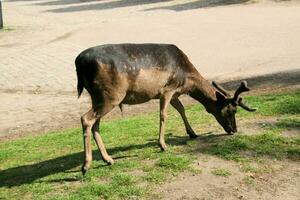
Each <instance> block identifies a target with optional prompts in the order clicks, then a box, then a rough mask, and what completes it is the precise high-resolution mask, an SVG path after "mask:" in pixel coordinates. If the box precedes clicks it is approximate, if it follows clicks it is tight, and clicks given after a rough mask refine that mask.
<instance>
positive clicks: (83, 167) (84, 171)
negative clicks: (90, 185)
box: [81, 165, 88, 176]
mask: <svg viewBox="0 0 300 200" xmlns="http://www.w3.org/2000/svg"><path fill="white" fill-rule="evenodd" d="M87 170H88V168H87V167H85V166H84V165H83V166H82V167H81V172H82V176H84V175H85V173H86V172H87Z"/></svg>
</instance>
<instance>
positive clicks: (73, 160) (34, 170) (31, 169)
mask: <svg viewBox="0 0 300 200" xmlns="http://www.w3.org/2000/svg"><path fill="white" fill-rule="evenodd" d="M225 135H226V134H219V135H215V134H211V133H207V134H204V135H200V136H199V137H198V138H197V141H199V143H202V142H209V141H211V140H214V139H217V138H219V137H222V136H225ZM188 140H190V138H189V137H188V136H175V135H173V134H168V136H167V137H166V142H167V143H168V144H169V145H172V146H182V145H185V144H186V143H187V142H188ZM149 147H157V148H158V141H157V140H156V139H153V140H150V141H148V142H146V143H144V144H137V145H127V146H120V147H114V148H110V149H108V152H109V154H111V155H112V157H113V158H114V159H122V158H124V157H127V156H119V157H118V156H117V154H118V153H119V152H123V153H124V152H126V151H130V150H135V149H144V148H149ZM158 149H159V148H158ZM157 152H159V151H157ZM83 155H84V154H83V152H77V153H72V154H69V155H65V156H61V157H57V158H54V159H49V160H45V161H41V162H38V163H34V164H29V165H22V166H18V167H13V168H9V169H5V170H2V171H0V187H14V186H20V185H23V184H29V183H32V182H33V181H36V180H39V179H41V178H43V177H46V176H49V175H52V174H56V173H60V172H65V173H81V172H80V170H79V169H78V170H75V171H74V168H76V167H79V166H81V164H82V162H83ZM93 157H94V160H101V156H100V154H99V152H98V150H94V151H93ZM106 166H107V165H106V164H105V163H103V165H101V166H100V167H106ZM71 170H73V171H71ZM56 181H77V179H76V178H75V179H74V178H72V179H70V180H69V179H68V178H67V179H62V180H56Z"/></svg>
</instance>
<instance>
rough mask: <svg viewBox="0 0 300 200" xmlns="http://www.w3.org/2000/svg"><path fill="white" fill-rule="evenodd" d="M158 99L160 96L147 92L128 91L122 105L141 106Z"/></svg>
mask: <svg viewBox="0 0 300 200" xmlns="http://www.w3.org/2000/svg"><path fill="white" fill-rule="evenodd" d="M157 97H158V95H155V94H149V93H146V92H136V91H128V92H127V93H126V96H125V98H124V99H123V101H122V104H130V105H133V104H140V103H145V102H147V101H150V100H151V99H156V98H157Z"/></svg>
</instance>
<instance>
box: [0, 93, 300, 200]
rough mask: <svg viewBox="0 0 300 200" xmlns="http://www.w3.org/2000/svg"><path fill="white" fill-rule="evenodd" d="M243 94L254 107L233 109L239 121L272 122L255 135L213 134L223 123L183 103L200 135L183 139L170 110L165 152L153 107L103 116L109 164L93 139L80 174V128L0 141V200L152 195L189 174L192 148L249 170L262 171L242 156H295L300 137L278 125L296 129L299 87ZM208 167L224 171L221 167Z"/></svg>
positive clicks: (200, 108) (178, 121) (180, 125)
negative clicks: (120, 116)
mask: <svg viewBox="0 0 300 200" xmlns="http://www.w3.org/2000/svg"><path fill="white" fill-rule="evenodd" d="M245 99H246V100H247V101H248V104H251V106H253V107H257V108H258V109H259V110H258V112H256V113H248V112H245V111H243V110H242V109H239V112H238V114H237V123H238V124H239V121H240V120H241V119H242V118H243V119H246V120H248V121H249V120H252V121H254V120H257V123H258V124H260V121H259V120H261V119H265V118H268V117H272V118H276V119H278V120H277V121H276V122H275V123H274V124H267V125H259V126H261V129H259V133H256V134H253V135H250V134H241V133H237V134H236V135H234V136H226V135H216V134H213V133H214V132H220V131H221V132H222V129H221V128H220V127H219V125H217V122H216V121H215V120H214V118H213V117H212V116H211V115H209V114H207V113H206V112H205V111H204V109H203V106H201V105H196V106H188V107H187V116H188V118H189V121H190V123H191V125H192V127H193V128H194V130H195V131H196V132H197V133H198V134H200V137H199V138H198V139H196V140H190V139H189V138H188V136H187V135H186V133H185V129H184V126H183V123H182V120H181V118H180V117H179V115H178V114H177V113H176V112H175V111H174V110H173V109H169V115H168V120H167V123H166V125H167V127H166V130H165V131H166V143H167V144H168V145H169V148H168V151H167V152H161V151H160V149H159V147H158V142H157V138H158V126H159V123H158V117H159V114H158V112H155V113H150V114H143V115H140V116H136V117H131V118H128V119H120V120H113V121H104V122H103V123H101V135H102V137H103V140H104V142H105V145H106V147H107V150H108V153H109V154H110V155H112V157H113V158H114V159H115V164H114V165H112V166H107V165H106V164H105V163H104V162H103V161H102V160H101V157H100V155H99V153H98V150H97V149H96V145H95V144H94V143H93V159H94V160H93V164H92V167H91V169H90V170H89V171H88V172H87V174H86V176H85V177H82V175H81V171H80V167H81V164H82V161H83V152H82V151H83V144H82V143H83V142H82V132H81V129H80V128H74V129H69V130H65V131H61V132H52V133H49V134H46V135H40V136H29V137H27V138H22V139H17V140H14V141H7V142H2V143H0V199H144V198H147V197H149V196H151V195H152V193H153V191H154V188H155V186H156V185H157V184H163V183H164V182H166V181H167V180H170V178H172V177H174V176H177V175H178V174H180V173H182V172H184V171H187V172H190V173H194V172H195V169H193V167H192V165H191V164H192V163H193V161H194V160H195V159H196V158H197V156H196V155H197V154H199V153H205V154H207V155H208V156H210V155H214V156H218V157H221V158H224V159H227V160H234V161H237V162H241V163H243V165H242V169H241V170H242V171H245V172H254V173H256V172H258V171H261V170H260V169H258V168H257V167H253V166H251V164H250V162H248V161H249V160H255V161H258V160H263V159H264V158H265V157H268V158H271V159H290V160H300V136H295V137H284V136H283V135H282V133H283V132H284V131H287V130H291V129H293V130H299V129H300V128H299V121H300V120H299V119H300V117H299V112H300V110H299V105H300V102H299V100H300V91H294V92H287V93H280V94H265V95H260V96H248V97H246V98H245ZM249 129H250V128H249ZM201 133H202V134H201ZM212 173H215V174H216V175H217V174H219V175H217V176H229V175H228V171H226V170H225V171H224V170H222V169H219V170H216V171H215V172H212ZM229 173H230V172H229ZM250 181H251V180H250Z"/></svg>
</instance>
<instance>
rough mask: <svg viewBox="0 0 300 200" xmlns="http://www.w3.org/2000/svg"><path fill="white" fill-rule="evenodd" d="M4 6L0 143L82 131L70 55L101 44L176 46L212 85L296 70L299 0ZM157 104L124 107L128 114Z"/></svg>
mask: <svg viewBox="0 0 300 200" xmlns="http://www.w3.org/2000/svg"><path fill="white" fill-rule="evenodd" d="M2 4H3V5H2V6H3V16H4V24H5V26H6V28H5V30H4V31H1V32H0V74H1V76H0V94H1V98H0V123H1V124H0V137H13V136H14V135H17V136H18V135H24V134H27V133H32V132H36V133H42V132H47V131H49V130H57V129H60V128H66V127H72V126H78V125H79V118H80V115H81V114H83V113H84V112H85V111H87V110H88V107H89V98H88V97H87V95H86V94H85V95H84V96H83V97H82V98H81V99H79V100H77V98H76V92H75V89H76V82H77V81H76V76H75V68H74V64H73V63H74V58H75V57H76V56H77V55H78V53H79V52H81V51H82V50H84V49H86V48H88V47H90V46H95V45H98V44H104V43H120V42H138V43H141V42H156V43H158V42H162V43H174V44H177V45H178V46H179V47H180V48H181V49H182V50H184V51H185V52H186V54H187V55H188V56H189V57H190V59H191V61H192V62H193V63H194V64H195V66H197V68H198V70H199V71H200V72H201V73H202V74H203V75H204V76H205V77H207V78H208V79H217V80H232V79H239V78H243V77H253V76H257V75H263V74H271V73H273V74H274V73H275V74H276V73H277V72H279V71H284V72H289V73H290V74H295V72H299V70H300V57H299V53H300V23H299V21H300V3H299V1H260V2H259V3H253V2H248V1H238V0H235V1H226V3H224V1H218V0H214V1H209V0H206V1H205V0H202V1H195V0H194V1H187V0H183V1H175V0H174V1H172V0H171V1H158V0H151V1H146V0H120V1H116V0H114V1H113V0H104V1H89V0H70V1H62V0H43V1H42V0H32V1H23V0H6V1H3V2H2ZM262 87H263V86H262ZM152 104H153V103H152ZM154 107H155V106H154ZM154 107H151V103H150V104H145V105H143V106H141V107H126V108H125V113H126V112H127V113H132V112H133V113H136V112H138V111H139V110H141V111H143V110H144V109H147V110H153V108H154ZM155 108H156V107H155ZM112 115H119V111H117V110H116V111H115V114H112Z"/></svg>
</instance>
